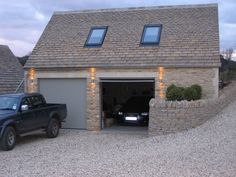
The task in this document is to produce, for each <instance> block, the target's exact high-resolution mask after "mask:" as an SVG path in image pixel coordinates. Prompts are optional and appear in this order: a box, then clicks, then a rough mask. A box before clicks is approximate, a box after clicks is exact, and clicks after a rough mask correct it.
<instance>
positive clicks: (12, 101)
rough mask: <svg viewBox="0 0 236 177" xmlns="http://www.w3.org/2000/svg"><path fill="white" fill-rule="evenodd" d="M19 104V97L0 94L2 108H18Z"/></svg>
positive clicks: (0, 108) (0, 107)
mask: <svg viewBox="0 0 236 177" xmlns="http://www.w3.org/2000/svg"><path fill="white" fill-rule="evenodd" d="M17 106H18V98H15V97H7V96H0V110H16V109H17Z"/></svg>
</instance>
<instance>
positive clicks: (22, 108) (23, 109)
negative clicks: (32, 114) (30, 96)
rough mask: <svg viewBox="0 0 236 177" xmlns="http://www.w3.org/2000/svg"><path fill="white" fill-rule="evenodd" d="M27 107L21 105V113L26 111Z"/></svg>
mask: <svg viewBox="0 0 236 177" xmlns="http://www.w3.org/2000/svg"><path fill="white" fill-rule="evenodd" d="M28 110H29V106H28V105H21V111H28Z"/></svg>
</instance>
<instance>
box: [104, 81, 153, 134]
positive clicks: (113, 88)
mask: <svg viewBox="0 0 236 177" xmlns="http://www.w3.org/2000/svg"><path fill="white" fill-rule="evenodd" d="M154 83H155V82H154V79H145V80H144V79H142V80H140V79H125V80H124V79H115V80H114V79H113V80H112V79H102V80H101V92H102V94H101V96H102V98H101V100H102V121H101V122H102V128H103V129H104V130H108V129H112V130H120V129H122V130H127V131H130V130H137V128H138V129H139V127H143V128H144V129H145V128H146V129H147V126H148V125H145V126H144V125H139V124H127V123H122V124H121V123H120V122H119V121H118V117H117V115H118V112H119V110H120V109H121V108H122V107H123V106H124V105H125V103H126V102H127V101H128V100H129V99H131V98H134V97H147V98H153V97H154V87H155V86H154ZM146 104H147V105H146ZM145 105H146V106H148V107H149V105H148V103H145ZM137 109H138V108H137Z"/></svg>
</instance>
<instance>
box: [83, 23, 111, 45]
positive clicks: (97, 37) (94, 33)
mask: <svg viewBox="0 0 236 177" xmlns="http://www.w3.org/2000/svg"><path fill="white" fill-rule="evenodd" d="M106 32H107V27H92V28H91V30H90V32H89V35H88V38H87V41H86V43H85V46H102V44H103V41H104V38H105V36H106Z"/></svg>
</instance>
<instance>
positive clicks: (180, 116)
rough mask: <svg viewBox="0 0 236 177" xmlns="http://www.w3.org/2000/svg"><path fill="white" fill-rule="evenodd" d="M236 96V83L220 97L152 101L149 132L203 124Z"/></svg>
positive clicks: (224, 90) (162, 132)
mask: <svg viewBox="0 0 236 177" xmlns="http://www.w3.org/2000/svg"><path fill="white" fill-rule="evenodd" d="M235 98H236V83H232V84H231V85H229V86H228V87H226V88H224V89H223V91H221V93H220V96H219V98H216V99H205V100H197V101H161V100H158V99H152V100H151V101H150V116H149V134H150V135H161V134H168V133H175V132H179V131H183V130H187V129H190V128H194V127H196V126H198V125H201V124H203V123H204V122H206V121H207V120H209V119H210V118H211V117H213V116H214V115H216V114H217V113H219V112H220V111H221V110H222V109H223V108H224V107H225V106H227V105H228V104H229V103H230V102H232V101H234V100H235Z"/></svg>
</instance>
